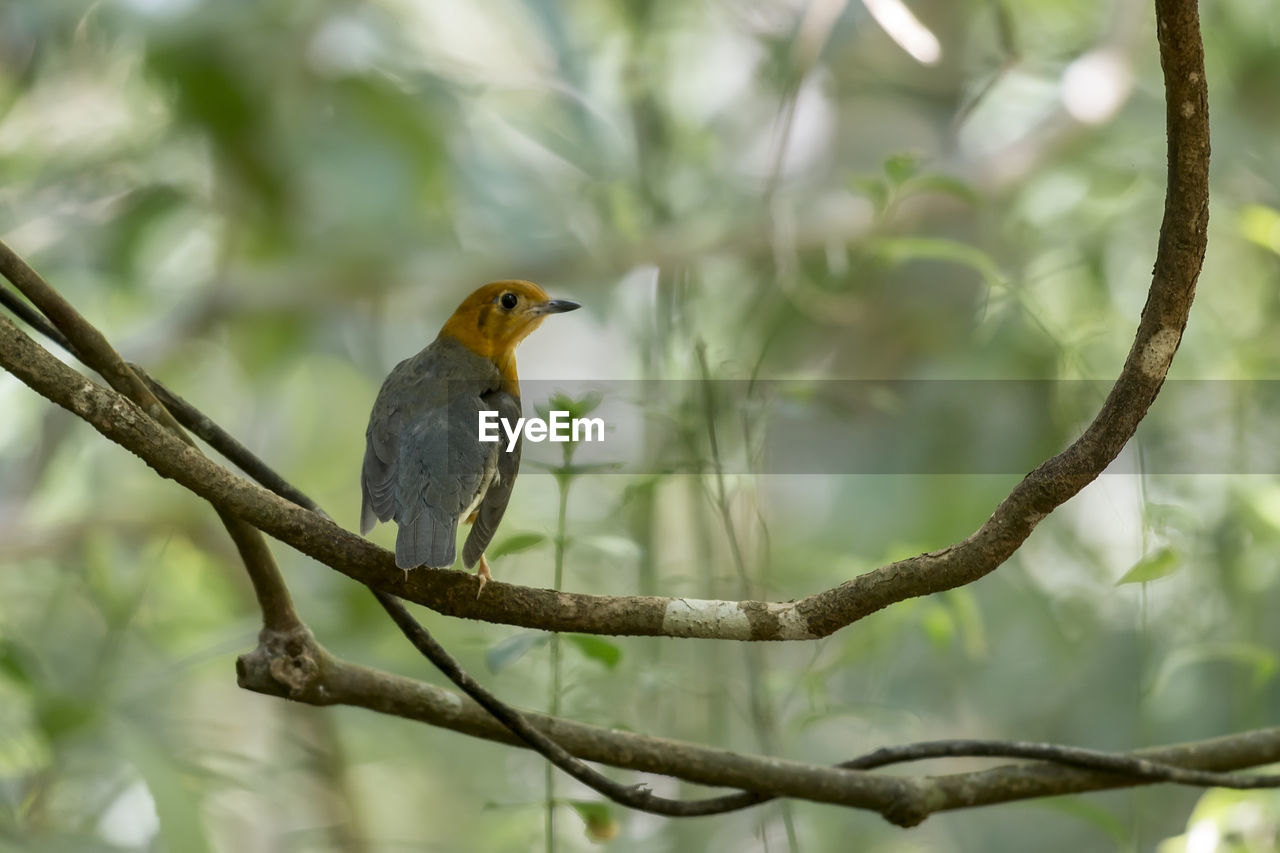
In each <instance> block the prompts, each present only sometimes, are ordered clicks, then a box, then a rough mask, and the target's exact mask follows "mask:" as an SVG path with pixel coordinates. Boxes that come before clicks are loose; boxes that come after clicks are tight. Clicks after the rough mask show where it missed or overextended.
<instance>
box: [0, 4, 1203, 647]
mask: <svg viewBox="0 0 1280 853" xmlns="http://www.w3.org/2000/svg"><path fill="white" fill-rule="evenodd" d="M1156 11H1157V21H1158V30H1159V36H1160V54H1161V63H1162V66H1163V68H1164V74H1165V86H1166V97H1167V100H1168V109H1167V113H1168V119H1167V121H1168V136H1169V185H1168V190H1167V194H1166V200H1165V217H1164V222H1163V224H1162V226H1161V230H1160V239H1159V244H1158V249H1157V256H1156V264H1155V272H1154V275H1153V279H1152V285H1151V289H1150V291H1149V294H1148V298H1147V304H1146V307H1145V308H1144V309H1143V313H1142V318H1141V320H1140V322H1139V326H1138V332H1137V335H1136V337H1135V339H1134V342H1133V346H1132V347H1131V349H1130V353H1129V356H1128V358H1127V360H1126V362H1125V365H1124V367H1123V369H1122V371H1121V374H1120V377H1119V379H1118V380H1117V381H1116V383H1115V385H1114V387H1113V388H1112V390H1111V393H1110V395H1109V396H1108V397H1107V400H1106V402H1105V403H1104V404H1103V406H1102V409H1101V411H1100V412H1099V414H1098V415H1097V417H1096V418H1095V419H1094V421H1093V422H1092V423H1091V424H1090V425H1089V427H1088V429H1086V430H1085V432H1084V434H1083V435H1082V436H1081V437H1080V438H1079V439H1077V440H1076V441H1075V442H1074V443H1073V444H1072V445H1071V446H1070V447H1068V448H1067V449H1066V450H1064V451H1063V452H1062V453H1060V454H1059V455H1057V456H1055V457H1053V458H1052V459H1050V460H1049V461H1047V462H1045V463H1044V464H1043V465H1041V466H1040V467H1039V468H1037V469H1036V470H1035V471H1033V472H1032V473H1031V474H1029V475H1028V476H1027V477H1026V478H1025V479H1024V480H1023V481H1022V482H1021V483H1019V484H1018V485H1017V486H1016V487H1015V488H1014V490H1013V491H1012V492H1011V493H1010V495H1009V496H1008V497H1007V498H1006V499H1005V500H1004V501H1003V502H1001V504H1000V505H999V506H998V507H997V508H996V510H995V512H994V513H992V515H991V517H990V518H989V519H988V520H987V521H986V523H984V524H983V525H982V526H981V527H980V528H979V529H978V530H977V531H976V532H974V533H973V534H972V535H971V536H969V537H968V538H967V539H965V540H963V541H962V542H959V543H957V544H955V545H952V546H949V547H947V548H944V549H942V550H940V551H934V552H931V553H927V554H921V555H919V556H917V557H912V558H910V559H907V560H901V561H899V562H896V563H891V564H889V565H886V566H882V567H880V568H878V569H875V570H873V571H870V572H867V573H866V574H863V575H860V576H858V577H856V578H853V579H851V580H848V581H846V582H844V583H843V584H841V585H839V586H837V587H835V588H833V589H829V590H826V591H824V592H819V593H817V594H814V595H811V596H808V597H807V598H803V599H801V600H799V601H796V602H788V603H766V602H759V601H707V600H700V599H687V598H660V597H655V596H594V595H581V594H573V593H564V592H554V591H551V590H543V589H532V588H528V587H521V586H516V585H513V584H506V583H501V582H496V581H495V582H492V583H491V584H490V585H489V586H487V587H486V588H485V592H484V595H482V596H479V597H477V596H476V581H475V580H474V578H472V577H471V576H470V575H467V574H464V573H461V572H455V571H450V570H433V569H418V570H415V571H414V572H411V573H410V574H409V575H408V576H407V577H405V576H404V574H403V573H401V572H400V571H398V570H397V569H395V567H394V563H393V560H392V557H391V555H390V553H389V552H387V551H385V550H383V549H381V548H378V547H377V546H374V545H373V544H372V543H370V542H368V541H367V540H364V539H362V538H360V537H357V536H355V535H354V534H352V533H349V532H347V531H345V530H342V529H341V528H339V527H337V526H336V525H334V524H333V523H332V522H329V521H328V520H326V519H322V518H318V517H317V516H316V515H314V514H313V513H309V512H307V511H305V510H302V509H299V508H298V507H296V506H293V505H290V504H289V503H288V502H286V501H284V500H281V499H280V498H278V497H276V496H275V495H272V494H270V493H268V492H265V491H263V490H262V489H258V488H256V487H254V486H252V485H251V484H249V483H247V482H245V481H243V480H241V479H240V478H237V477H234V476H233V475H231V474H230V473H229V472H227V471H225V470H224V469H221V468H219V467H218V466H215V465H213V464H212V463H210V462H208V460H204V459H196V458H191V457H190V456H187V455H186V454H183V453H180V452H179V448H178V447H177V446H176V444H170V443H167V442H164V441H161V440H159V439H157V438H156V437H154V436H150V437H148V436H146V435H144V434H142V433H145V432H146V429H145V425H139V426H138V431H135V433H134V434H133V435H132V436H131V437H129V438H128V440H129V441H131V442H132V446H131V445H130V444H126V446H128V447H129V448H130V449H131V450H133V451H134V452H135V453H137V454H138V455H140V456H142V458H143V459H144V460H145V461H146V462H147V463H148V464H150V465H151V466H152V467H154V468H156V469H157V470H159V471H161V472H162V473H164V475H165V476H167V477H172V478H174V479H176V480H178V481H179V482H181V483H182V484H183V485H185V486H187V488H189V489H191V490H192V491H195V492H196V493H197V494H200V495H201V496H202V497H205V498H206V499H208V500H210V501H211V502H213V503H214V504H215V505H217V506H219V507H220V508H222V509H225V510H228V511H230V512H233V513H234V514H236V515H238V516H240V517H241V518H244V519H245V520H246V521H248V522H249V523H250V524H252V525H253V526H255V527H258V528H259V529H261V530H263V531H265V532H267V533H269V534H270V535H272V536H274V537H276V538H278V539H280V540H281V541H283V542H286V543H288V544H289V545H291V546H293V547H295V548H297V549H299V550H300V551H302V552H304V553H306V554H308V555H310V556H312V557H314V558H315V559H317V560H319V561H321V562H323V563H325V564H327V565H329V566H331V567H332V568H334V569H337V570H338V571H340V572H342V573H344V574H346V575H348V576H350V577H352V578H354V579H356V580H358V581H360V582H362V583H365V584H367V585H369V586H372V587H374V588H377V589H380V590H382V591H384V592H390V593H393V594H395V595H398V596H400V597H402V598H405V599H408V600H410V601H415V602H417V603H420V604H423V605H425V606H427V607H430V608H432V609H434V610H436V611H438V612H440V613H443V614H446V615H451V616H460V617H465V618H471V619H480V620H483V621H488V622H498V623H505V624H511V625H519V626H523V627H529V628H542V629H545V630H553V631H576V632H580V633H592V634H617V635H640V636H673V637H703V638H717V639H737V640H799V639H811V638H815V637H823V636H827V635H829V634H831V633H833V632H835V631H837V630H839V629H840V628H842V627H844V626H845V625H848V624H850V623H852V622H855V621H857V620H858V619H861V618H863V617H865V616H867V615H869V614H871V613H874V612H876V611H877V610H880V609H882V608H884V607H887V606H888V605H890V604H893V603H894V602H897V601H902V600H904V599H907V598H913V597H917V596H922V595H928V594H930V593H934V592H940V591H943V590H947V589H953V588H955V587H958V586H962V585H964V584H967V583H971V582H972V581H974V580H977V579H978V578H980V577H982V576H984V575H986V574H987V573H989V572H991V571H993V570H994V569H995V568H996V567H997V566H999V565H1000V564H1001V563H1003V562H1004V561H1005V560H1007V559H1008V558H1009V556H1010V555H1011V554H1012V553H1013V552H1014V551H1015V550H1016V549H1017V548H1018V547H1019V546H1020V545H1021V544H1022V542H1023V541H1025V539H1026V538H1027V536H1029V535H1030V533H1031V531H1032V530H1034V529H1035V526H1036V525H1037V524H1038V523H1039V522H1040V520H1041V519H1043V518H1044V517H1045V516H1046V515H1047V514H1048V513H1049V512H1051V511H1052V510H1053V509H1054V508H1056V507H1057V506H1059V505H1060V504H1062V503H1063V502H1064V501H1066V500H1068V499H1069V498H1071V497H1073V496H1074V495H1076V494H1077V493H1079V491H1080V490H1081V489H1083V488H1084V486H1085V485H1087V484H1088V483H1089V482H1091V481H1092V480H1093V479H1094V478H1096V477H1097V476H1098V474H1099V473H1101V471H1102V470H1104V469H1105V468H1106V466H1107V465H1108V464H1109V463H1110V462H1111V461H1112V460H1113V459H1114V458H1115V457H1116V455H1117V454H1118V453H1119V451H1120V449H1121V448H1122V447H1123V446H1124V444H1125V443H1126V442H1127V441H1128V440H1129V439H1130V438H1131V437H1132V436H1133V433H1134V431H1135V430H1136V428H1137V425H1138V422H1139V421H1140V420H1141V419H1142V417H1143V416H1144V415H1145V413H1146V411H1147V409H1148V408H1149V406H1150V405H1151V403H1152V401H1153V400H1154V399H1155V397H1156V394H1157V393H1158V392H1159V389H1160V386H1161V385H1162V383H1163V381H1164V377H1165V375H1166V373H1167V372H1168V369H1169V365H1170V363H1171V361H1172V359H1173V355H1174V353H1175V352H1176V350H1177V346H1178V343H1179V342H1180V340H1181V336H1182V330H1183V328H1184V327H1185V325H1186V321H1187V315H1188V312H1189V310H1190V308H1191V302H1192V298H1193V296H1194V293H1195V282H1196V278H1197V276H1198V274H1199V270H1200V266H1201V262H1202V260H1203V257H1204V249H1205V226H1206V223H1207V221H1208V155H1209V135H1208V133H1209V130H1208V107H1207V90H1206V86H1205V79H1204V59H1203V51H1202V49H1201V46H1200V35H1199V22H1198V17H1197V11H1196V7H1195V4H1194V2H1191V0H1159V2H1157V4H1156ZM23 266H25V265H23ZM4 271H5V274H6V275H8V276H9V277H10V278H11V280H13V276H12V275H11V274H10V272H9V269H8V266H6V269H5V270H4ZM15 283H19V282H17V281H15ZM20 286H21V285H20ZM77 316H78V315H77ZM64 331H65V330H64ZM53 361H55V362H56V360H53ZM4 363H5V364H7V363H8V361H7V358H6V360H5V361H4ZM58 364H59V366H60V367H61V365H60V363H58ZM28 384H32V383H30V382H29V383H28ZM32 387H36V386H35V385H34V384H33V385H32ZM37 390H40V389H39V388H37ZM41 393H44V391H41ZM46 396H48V395H47V394H46ZM51 399H52V398H51ZM98 402H99V404H100V405H105V406H107V407H108V408H109V406H110V403H109V402H106V401H103V400H99V401H98ZM61 405H64V406H66V405H67V403H66V402H63V403H61ZM73 411H74V409H73ZM95 426H98V427H99V428H100V430H102V429H104V428H105V427H106V425H105V424H101V423H99V424H95ZM139 431H140V432H139ZM104 434H105V433H104ZM108 437H111V438H113V440H118V441H120V442H121V443H125V440H126V437H125V436H124V435H123V434H120V436H119V437H118V438H117V437H114V436H112V435H108Z"/></svg>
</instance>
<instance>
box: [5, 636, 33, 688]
mask: <svg viewBox="0 0 1280 853" xmlns="http://www.w3.org/2000/svg"><path fill="white" fill-rule="evenodd" d="M30 660H31V658H30V655H29V654H28V652H27V650H26V649H25V648H24V647H22V646H20V645H18V644H17V643H15V642H14V641H12V640H4V639H0V675H5V676H8V678H9V680H11V681H12V682H13V683H14V684H18V685H21V686H23V687H27V688H30V687H31V685H32V681H33V680H32V677H31V670H32V668H33V667H32V666H31V665H30Z"/></svg>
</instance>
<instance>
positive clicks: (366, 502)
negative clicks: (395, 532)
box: [360, 362, 404, 536]
mask: <svg viewBox="0 0 1280 853" xmlns="http://www.w3.org/2000/svg"><path fill="white" fill-rule="evenodd" d="M403 366H404V362H401V363H400V364H398V365H396V368H395V370H393V371H392V372H391V375H390V376H388V377H387V379H386V381H385V382H383V383H382V388H381V389H380V390H379V391H378V397H377V399H376V400H375V401H374V403H373V411H372V412H371V413H370V414H369V426H368V428H367V429H366V430H365V434H364V436H365V446H364V464H363V465H362V466H361V469H360V534H361V535H362V536H363V535H364V534H366V533H368V532H369V531H370V530H372V529H373V526H374V525H375V524H377V523H378V522H379V521H390V520H391V518H392V517H393V516H394V515H395V496H396V470H397V469H396V461H397V459H398V458H399V453H400V431H401V429H402V427H403V424H404V411H403V408H402V406H401V404H400V401H399V395H398V394H397V393H396V391H397V390H398V386H399V385H400V383H399V382H398V381H397V380H398V378H399V377H398V374H399V373H400V372H401V371H402V368H403Z"/></svg>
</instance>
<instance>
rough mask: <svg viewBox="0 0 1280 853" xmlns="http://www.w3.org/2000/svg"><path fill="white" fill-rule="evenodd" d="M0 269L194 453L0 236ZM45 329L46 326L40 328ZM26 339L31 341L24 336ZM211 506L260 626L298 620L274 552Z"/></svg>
mask: <svg viewBox="0 0 1280 853" xmlns="http://www.w3.org/2000/svg"><path fill="white" fill-rule="evenodd" d="M0 273H3V275H4V277H5V278H7V279H9V281H11V282H13V285H14V287H16V288H18V290H19V291H21V293H22V295H23V296H25V297H27V299H29V300H31V303H32V304H33V305H34V306H35V307H36V308H38V309H39V310H40V313H41V314H43V315H44V316H45V317H46V318H47V319H48V320H49V322H50V323H52V324H53V326H54V330H55V331H54V340H57V341H59V342H60V343H61V344H62V345H63V346H65V347H66V348H67V349H68V350H69V351H70V352H72V353H73V354H74V355H75V356H76V357H77V358H78V359H80V361H82V362H84V364H85V365H87V366H88V367H91V368H93V369H94V370H96V371H97V372H98V374H99V375H100V376H102V378H103V379H106V380H107V383H108V384H109V385H110V386H111V387H112V388H114V389H115V390H116V391H118V392H119V393H120V394H123V395H124V396H125V397H126V398H128V399H129V400H131V401H132V402H133V403H134V404H136V405H138V406H140V407H141V408H142V410H143V411H145V412H146V413H147V414H148V415H149V417H150V418H152V419H154V422H156V423H158V424H163V426H164V428H165V429H167V430H168V431H169V432H170V433H172V434H173V435H174V436H176V437H177V439H178V440H180V441H181V442H183V443H185V444H186V445H187V446H188V447H189V448H190V449H191V450H193V451H195V452H196V453H197V454H199V450H197V449H196V447H195V442H194V441H192V439H191V436H189V435H187V433H186V431H185V430H184V429H183V428H182V425H181V424H179V423H178V422H177V421H176V420H175V419H174V417H173V415H172V414H171V413H170V412H169V410H168V409H166V408H165V407H164V405H163V404H162V403H161V402H160V401H159V400H158V399H157V398H156V396H155V394H153V393H152V391H151V388H150V387H148V386H147V384H146V383H145V382H143V381H142V379H141V378H140V377H139V375H138V374H137V373H136V372H134V370H133V368H132V367H130V366H129V365H128V364H127V363H126V362H125V360H124V359H123V358H121V357H120V353H118V352H116V350H115V347H113V346H111V343H110V342H109V341H108V340H107V338H106V336H105V335H103V334H102V332H100V331H98V329H97V328H96V327H95V326H94V325H93V324H92V323H90V322H89V321H88V320H86V319H85V318H84V317H83V316H82V315H81V314H80V312H79V311H77V310H76V309H75V308H74V307H73V306H72V305H71V303H70V302H68V301H67V300H66V299H64V298H63V297H62V295H61V294H60V293H58V292H57V291H56V290H54V289H53V288H52V287H50V286H49V283H48V282H46V281H45V280H44V278H43V277H41V275H40V274H39V273H37V272H36V271H35V270H34V269H32V268H31V267H30V266H29V265H28V264H27V262H26V261H24V260H22V258H20V257H19V256H18V255H17V253H16V252H14V251H13V250H12V249H10V248H9V247H8V246H7V245H5V244H4V243H3V242H0ZM6 302H7V303H8V304H10V306H11V307H18V308H19V310H20V312H21V313H22V314H23V315H24V316H27V317H28V319H29V320H33V319H37V318H33V317H32V316H31V315H30V313H29V312H28V311H25V310H21V309H25V306H22V305H21V303H17V305H16V306H15V304H14V303H13V300H6ZM7 322H8V321H6V323H7ZM39 325H40V326H43V325H44V324H43V323H40V324H39ZM15 331H16V329H15ZM46 331H49V330H48V329H46ZM18 334H21V332H18ZM23 337H26V336H25V335H24V336H23ZM28 343H30V344H31V345H32V346H36V345H35V344H34V342H32V341H30V339H28ZM45 355H48V353H45ZM215 508H216V509H217V510H218V516H219V518H221V519H222V523H223V525H224V526H225V527H226V528H227V533H229V534H230V535H231V539H232V540H233V541H234V542H235V544H236V549H237V550H238V551H239V552H240V558H241V560H242V561H243V562H244V565H245V569H246V570H247V572H248V574H249V579H250V581H251V582H252V584H253V589H254V592H255V594H256V595H257V597H258V604H259V606H260V608H261V610H262V619H263V625H264V627H267V628H273V629H276V630H288V629H290V628H293V627H295V626H298V625H300V624H301V620H299V619H298V614H297V613H296V612H295V611H294V609H293V602H292V600H291V598H290V596H289V588H288V587H287V586H285V583H284V578H283V577H281V575H280V569H279V568H278V567H277V566H276V562H275V558H274V557H273V556H272V555H271V550H270V549H269V548H268V547H267V543H266V540H265V539H264V538H263V537H262V534H261V533H260V532H259V531H258V530H256V529H255V528H254V527H253V526H252V525H250V524H248V523H247V522H245V521H244V520H243V519H241V518H239V517H237V516H235V515H233V514H231V513H229V512H227V511H226V510H225V509H223V508H221V507H215Z"/></svg>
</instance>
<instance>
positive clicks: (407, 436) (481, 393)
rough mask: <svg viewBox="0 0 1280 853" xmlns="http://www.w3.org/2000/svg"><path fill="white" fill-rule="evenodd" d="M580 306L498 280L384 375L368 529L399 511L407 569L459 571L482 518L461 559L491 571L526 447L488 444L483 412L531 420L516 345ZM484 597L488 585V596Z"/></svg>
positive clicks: (374, 426)
mask: <svg viewBox="0 0 1280 853" xmlns="http://www.w3.org/2000/svg"><path fill="white" fill-rule="evenodd" d="M579 307H581V306H579V305H578V303H576V302H569V301H568V300H565V299H551V298H549V297H548V296H547V294H546V293H545V292H544V291H543V290H542V288H540V287H538V286H537V285H536V284H533V283H531V282H528V281H495V282H493V283H492V284H486V285H485V286H483V287H481V288H480V289H479V290H477V291H475V292H474V293H472V294H471V295H470V296H468V297H467V298H466V299H465V300H463V302H462V304H461V305H459V306H458V310H456V311H454V312H453V316H452V317H450V318H449V320H448V322H446V323H445V324H444V328H442V329H441V330H440V334H439V335H438V336H437V337H436V339H435V340H434V341H432V342H431V343H430V344H428V345H427V347H426V349H424V350H422V352H420V353H418V354H417V355H415V356H413V357H412V358H408V359H405V360H404V361H402V362H400V363H399V364H397V365H396V366H395V368H394V369H393V370H392V371H391V374H390V375H389V376H387V379H386V381H385V382H383V383H382V390H380V391H379V392H378V398H377V400H375V401H374V404H373V412H372V413H371V414H370V415H369V428H368V429H367V430H366V431H365V440H366V444H365V452H364V467H363V470H362V472H361V476H360V490H361V492H362V497H363V500H362V501H361V507H360V532H361V534H365V533H368V532H369V531H370V530H371V529H373V526H374V525H375V524H377V523H378V522H379V521H388V520H390V519H393V518H394V519H395V521H396V524H397V525H398V526H399V531H398V532H397V534H396V565H397V566H399V567H400V568H402V569H405V570H406V571H408V570H409V569H411V568H414V567H417V566H429V567H431V568H448V567H449V566H452V565H453V563H454V557H455V554H456V550H457V536H458V523H459V522H461V521H463V520H466V521H468V522H473V526H472V528H471V533H470V535H468V536H467V541H466V543H465V544H464V545H463V548H462V564H463V565H464V566H466V567H467V568H468V569H469V568H471V567H472V566H474V565H475V564H476V563H477V561H478V562H479V563H480V567H479V569H478V570H477V572H476V574H477V575H478V576H479V578H480V589H484V585H485V583H486V582H487V581H488V580H489V579H490V578H491V577H492V576H491V575H490V573H489V564H488V561H486V560H485V558H484V549H485V548H486V547H487V546H488V545H489V542H490V541H491V540H492V539H493V534H494V532H495V531H496V530H497V529H498V523H499V522H500V521H502V514H503V512H504V511H506V508H507V500H508V499H509V498H510V497H511V487H512V485H514V484H515V479H516V473H517V472H518V471H519V468H520V444H519V442H517V443H516V445H515V447H514V448H513V449H512V450H511V451H510V452H508V451H507V450H506V442H505V441H500V442H496V443H490V442H482V441H480V433H479V415H480V412H481V411H496V412H498V416H499V417H500V418H503V419H506V420H508V421H510V422H511V423H515V421H516V419H517V418H519V417H520V380H519V377H518V376H517V375H516V354H515V350H516V345H517V344H519V343H520V341H522V340H524V339H525V337H526V336H527V335H528V334H529V333H530V332H532V331H533V330H534V329H536V328H538V326H539V325H541V324H542V321H543V319H544V318H545V317H546V316H547V315H548V314H560V313H563V312H565V311H573V310H575V309H576V308H579ZM477 594H478V593H477Z"/></svg>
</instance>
